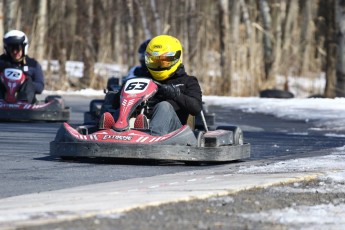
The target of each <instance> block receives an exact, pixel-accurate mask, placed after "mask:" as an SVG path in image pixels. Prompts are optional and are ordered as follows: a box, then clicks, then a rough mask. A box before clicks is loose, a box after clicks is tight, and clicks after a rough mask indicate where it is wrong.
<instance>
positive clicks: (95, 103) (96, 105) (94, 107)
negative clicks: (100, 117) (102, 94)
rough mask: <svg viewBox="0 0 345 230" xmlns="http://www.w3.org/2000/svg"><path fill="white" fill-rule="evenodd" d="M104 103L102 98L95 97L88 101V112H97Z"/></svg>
mask: <svg viewBox="0 0 345 230" xmlns="http://www.w3.org/2000/svg"><path fill="white" fill-rule="evenodd" d="M103 103H104V100H102V99H95V100H92V101H91V102H90V113H92V114H99V113H100V111H101V107H102V105H103Z"/></svg>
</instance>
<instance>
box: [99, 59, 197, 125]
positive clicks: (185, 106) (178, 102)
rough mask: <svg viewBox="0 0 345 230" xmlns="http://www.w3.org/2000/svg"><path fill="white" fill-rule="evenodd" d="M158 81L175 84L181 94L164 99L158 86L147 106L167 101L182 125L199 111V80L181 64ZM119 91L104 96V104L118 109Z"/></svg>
mask: <svg viewBox="0 0 345 230" xmlns="http://www.w3.org/2000/svg"><path fill="white" fill-rule="evenodd" d="M141 75H144V76H141V77H150V75H149V73H148V72H145V74H141ZM159 83H161V84H173V85H177V86H178V87H179V88H180V91H181V94H180V96H178V97H176V98H174V99H166V98H164V96H163V95H162V94H161V93H160V92H159V86H158V92H157V93H156V94H155V95H154V96H153V97H152V98H151V99H149V106H150V107H151V108H153V107H154V106H155V105H156V104H157V103H159V102H161V101H167V102H169V103H170V104H171V105H172V106H173V107H174V110H175V112H176V114H177V116H178V118H179V119H180V121H181V124H183V125H184V124H186V123H187V119H188V116H189V114H191V115H193V116H196V115H197V114H198V113H200V111H201V109H202V93H201V88H200V85H199V82H198V80H197V78H196V77H194V76H189V75H188V74H187V73H186V71H185V69H184V66H183V65H182V64H181V65H180V66H179V68H178V69H177V70H176V71H175V73H174V74H173V75H172V76H171V77H169V78H168V79H167V80H165V81H161V82H159ZM120 93H121V91H120V92H119V93H117V94H116V95H113V96H110V95H109V97H108V98H107V96H106V98H105V102H104V104H111V107H112V108H113V109H115V110H116V109H118V108H119V107H120ZM105 107H106V106H105ZM103 112H105V111H103ZM149 117H150V114H149Z"/></svg>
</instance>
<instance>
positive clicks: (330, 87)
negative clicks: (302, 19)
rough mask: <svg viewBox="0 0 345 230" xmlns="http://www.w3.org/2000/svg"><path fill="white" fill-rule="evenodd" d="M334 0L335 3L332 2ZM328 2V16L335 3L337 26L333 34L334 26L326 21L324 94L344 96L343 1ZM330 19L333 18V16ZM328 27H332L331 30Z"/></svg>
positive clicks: (344, 31)
mask: <svg viewBox="0 0 345 230" xmlns="http://www.w3.org/2000/svg"><path fill="white" fill-rule="evenodd" d="M334 1H335V4H336V5H335V4H334ZM328 3H329V11H328V16H329V17H331V16H332V15H334V8H333V7H334V5H335V10H336V13H335V15H336V25H337V27H336V34H335V33H334V27H335V26H330V25H329V24H330V23H331V22H329V23H328V29H329V31H328V33H329V36H328V38H327V42H326V44H327V48H328V49H327V51H328V50H329V51H328V52H327V87H326V90H327V91H326V92H325V95H326V96H327V97H333V96H334V95H335V96H337V97H344V96H345V1H344V0H332V1H328ZM331 3H333V4H331ZM332 6H333V7H332ZM332 13H333V14H332ZM332 19H333V20H334V18H332ZM330 20H331V19H330ZM332 22H333V21H332ZM334 24H335V23H334ZM330 27H333V28H332V29H333V30H332V31H331V28H330ZM332 32H333V33H332ZM335 35H337V43H338V49H337V44H336V43H335V37H336V36H335ZM337 51H338V54H336V52H337ZM335 57H336V58H337V59H336V63H335V60H334V59H335ZM328 60H329V61H328ZM334 69H335V70H336V74H334ZM335 75H336V80H335V79H334V78H335ZM335 81H336V86H335V84H334V83H335ZM334 86H335V87H334ZM334 89H335V90H334ZM334 91H335V92H334Z"/></svg>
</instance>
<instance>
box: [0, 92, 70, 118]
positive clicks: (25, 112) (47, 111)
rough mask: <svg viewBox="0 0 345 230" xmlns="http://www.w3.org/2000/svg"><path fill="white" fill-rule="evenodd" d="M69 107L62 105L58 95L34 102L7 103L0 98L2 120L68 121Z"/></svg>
mask: <svg viewBox="0 0 345 230" xmlns="http://www.w3.org/2000/svg"><path fill="white" fill-rule="evenodd" d="M69 117H70V108H69V107H65V106H64V100H63V99H62V98H61V96H59V95H50V96H47V97H46V98H45V100H44V101H41V102H37V103H35V104H29V103H25V102H17V103H8V102H6V101H5V100H3V99H0V120H2V121H68V120H69Z"/></svg>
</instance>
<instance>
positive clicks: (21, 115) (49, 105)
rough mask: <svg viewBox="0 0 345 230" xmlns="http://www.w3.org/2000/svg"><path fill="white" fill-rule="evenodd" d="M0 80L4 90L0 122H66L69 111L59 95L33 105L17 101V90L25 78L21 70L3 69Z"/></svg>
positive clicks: (48, 97) (1, 100)
mask: <svg viewBox="0 0 345 230" xmlns="http://www.w3.org/2000/svg"><path fill="white" fill-rule="evenodd" d="M0 80H1V83H2V84H3V86H4V87H5V88H6V92H5V93H3V94H4V95H3V98H2V99H0V120H4V121H67V120H68V119H69V116H70V109H69V108H68V107H65V106H64V101H63V99H62V98H61V96H59V95H51V96H47V97H46V98H45V100H44V101H41V102H40V101H38V102H36V103H34V104H31V103H28V102H27V101H22V100H19V99H18V92H17V91H18V89H19V88H20V87H21V85H22V84H23V83H24V82H25V80H26V76H25V74H24V72H23V71H22V70H21V69H17V68H5V69H4V70H3V71H2V72H1V73H0Z"/></svg>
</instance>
